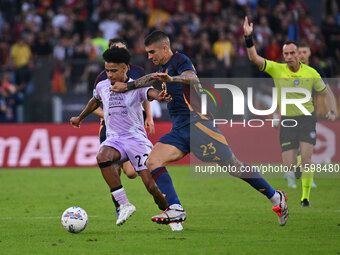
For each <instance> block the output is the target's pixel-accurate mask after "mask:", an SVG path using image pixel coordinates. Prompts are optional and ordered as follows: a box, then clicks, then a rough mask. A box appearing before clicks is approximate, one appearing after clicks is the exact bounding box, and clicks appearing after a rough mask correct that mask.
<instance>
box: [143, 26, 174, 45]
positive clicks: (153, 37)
mask: <svg viewBox="0 0 340 255" xmlns="http://www.w3.org/2000/svg"><path fill="white" fill-rule="evenodd" d="M160 41H168V42H170V40H169V36H168V35H167V34H166V33H164V32H162V31H160V30H155V31H153V32H152V33H151V34H149V35H147V36H146V37H145V39H144V45H145V46H149V45H151V44H153V43H156V42H160Z"/></svg>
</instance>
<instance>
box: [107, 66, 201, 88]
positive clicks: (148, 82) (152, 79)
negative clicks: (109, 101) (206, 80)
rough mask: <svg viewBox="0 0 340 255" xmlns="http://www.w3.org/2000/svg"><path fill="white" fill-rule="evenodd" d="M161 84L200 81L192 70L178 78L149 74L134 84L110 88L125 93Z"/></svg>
mask: <svg viewBox="0 0 340 255" xmlns="http://www.w3.org/2000/svg"><path fill="white" fill-rule="evenodd" d="M159 82H176V83H182V84H185V85H190V84H191V83H197V82H199V79H198V77H197V75H196V74H195V73H194V72H193V71H191V70H188V71H184V72H183V73H181V74H180V75H177V76H169V75H168V74H166V73H152V74H147V75H145V76H143V77H141V78H139V79H137V80H135V81H133V82H128V83H122V82H116V83H115V85H114V86H112V87H111V88H110V90H111V91H114V92H124V91H127V90H132V89H136V88H143V87H148V86H155V85H156V84H158V83H159Z"/></svg>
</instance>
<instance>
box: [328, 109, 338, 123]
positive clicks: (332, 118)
mask: <svg viewBox="0 0 340 255" xmlns="http://www.w3.org/2000/svg"><path fill="white" fill-rule="evenodd" d="M337 115H338V114H337V112H334V111H332V112H331V111H329V112H328V113H327V115H326V118H327V120H329V121H335V119H336V116H337Z"/></svg>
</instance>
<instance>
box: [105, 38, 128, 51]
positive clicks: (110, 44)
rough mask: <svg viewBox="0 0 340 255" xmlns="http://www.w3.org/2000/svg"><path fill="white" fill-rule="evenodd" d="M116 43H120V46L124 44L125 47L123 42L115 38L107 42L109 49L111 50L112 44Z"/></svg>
mask: <svg viewBox="0 0 340 255" xmlns="http://www.w3.org/2000/svg"><path fill="white" fill-rule="evenodd" d="M116 43H122V44H124V45H125V46H126V47H127V44H126V42H125V41H124V40H123V39H122V38H118V37H116V38H111V39H110V40H109V48H111V46H112V45H113V44H116Z"/></svg>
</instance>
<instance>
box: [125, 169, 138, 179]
mask: <svg viewBox="0 0 340 255" xmlns="http://www.w3.org/2000/svg"><path fill="white" fill-rule="evenodd" d="M126 176H127V177H128V178H129V179H135V178H136V177H137V176H138V174H137V172H136V171H134V172H127V173H126Z"/></svg>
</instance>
